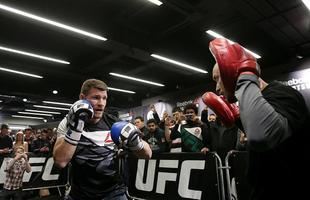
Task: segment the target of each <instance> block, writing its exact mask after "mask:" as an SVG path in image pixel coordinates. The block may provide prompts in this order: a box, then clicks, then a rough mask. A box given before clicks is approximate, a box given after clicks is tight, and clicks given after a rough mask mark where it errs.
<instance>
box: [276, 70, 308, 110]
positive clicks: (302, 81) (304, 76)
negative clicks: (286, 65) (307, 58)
mask: <svg viewBox="0 0 310 200" xmlns="http://www.w3.org/2000/svg"><path fill="white" fill-rule="evenodd" d="M278 81H280V82H282V83H283V84H285V85H288V86H291V87H293V88H295V89H296V90H298V91H299V92H300V93H301V94H302V95H303V96H304V98H305V101H306V104H307V106H308V108H309V110H310V69H304V70H299V71H295V72H291V73H289V74H287V75H285V76H282V77H279V78H278Z"/></svg>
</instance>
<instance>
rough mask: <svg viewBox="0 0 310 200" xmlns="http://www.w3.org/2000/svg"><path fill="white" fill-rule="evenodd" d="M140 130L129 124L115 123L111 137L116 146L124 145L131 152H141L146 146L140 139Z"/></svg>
mask: <svg viewBox="0 0 310 200" xmlns="http://www.w3.org/2000/svg"><path fill="white" fill-rule="evenodd" d="M139 132H140V130H139V129H138V128H137V127H136V126H134V125H133V124H131V123H128V122H124V121H121V122H115V123H114V124H113V125H112V128H111V137H112V140H113V141H114V143H115V144H116V145H120V144H121V145H122V146H123V147H125V148H128V149H129V150H131V151H139V150H141V149H143V147H144V145H143V142H142V140H141V139H140V137H139Z"/></svg>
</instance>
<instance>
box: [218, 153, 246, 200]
mask: <svg viewBox="0 0 310 200" xmlns="http://www.w3.org/2000/svg"><path fill="white" fill-rule="evenodd" d="M247 161H248V153H247V152H246V151H234V150H233V151H230V152H228V154H227V156H226V157H225V166H223V170H224V171H225V178H226V179H225V180H226V181H225V182H226V184H225V185H226V187H225V188H226V196H227V199H228V200H248V199H249V197H250V187H249V184H248V183H247V180H246V173H247Z"/></svg>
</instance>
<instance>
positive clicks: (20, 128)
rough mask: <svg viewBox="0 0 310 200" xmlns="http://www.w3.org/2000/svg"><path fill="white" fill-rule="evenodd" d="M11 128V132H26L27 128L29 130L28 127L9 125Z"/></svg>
mask: <svg viewBox="0 0 310 200" xmlns="http://www.w3.org/2000/svg"><path fill="white" fill-rule="evenodd" d="M9 128H10V129H11V130H25V129H26V128H29V126H28V125H24V126H23V125H9Z"/></svg>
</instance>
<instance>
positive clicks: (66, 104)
mask: <svg viewBox="0 0 310 200" xmlns="http://www.w3.org/2000/svg"><path fill="white" fill-rule="evenodd" d="M42 102H43V103H47V104H55V105H63V106H72V103H62V102H56V101H42Z"/></svg>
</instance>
